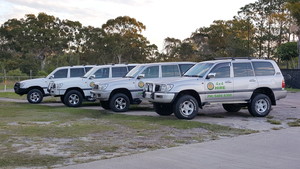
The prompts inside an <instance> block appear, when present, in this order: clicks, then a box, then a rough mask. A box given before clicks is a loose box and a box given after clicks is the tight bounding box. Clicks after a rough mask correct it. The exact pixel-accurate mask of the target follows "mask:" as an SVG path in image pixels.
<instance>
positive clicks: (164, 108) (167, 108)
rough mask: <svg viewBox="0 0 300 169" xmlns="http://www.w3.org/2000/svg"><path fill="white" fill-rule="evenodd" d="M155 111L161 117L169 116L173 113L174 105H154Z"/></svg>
mask: <svg viewBox="0 0 300 169" xmlns="http://www.w3.org/2000/svg"><path fill="white" fill-rule="evenodd" d="M153 107H154V110H155V112H156V113H157V114H159V115H161V116H169V115H171V114H172V113H173V111H172V105H171V104H169V103H153Z"/></svg>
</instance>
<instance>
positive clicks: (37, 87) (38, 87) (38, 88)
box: [26, 86, 45, 96]
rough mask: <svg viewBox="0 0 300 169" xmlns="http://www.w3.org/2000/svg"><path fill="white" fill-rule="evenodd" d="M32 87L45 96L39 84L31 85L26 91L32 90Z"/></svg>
mask: <svg viewBox="0 0 300 169" xmlns="http://www.w3.org/2000/svg"><path fill="white" fill-rule="evenodd" d="M33 89H37V90H40V91H41V92H42V94H43V96H45V92H44V89H43V88H42V87H41V86H31V87H30V88H28V89H27V93H26V94H28V92H29V91H30V90H33Z"/></svg>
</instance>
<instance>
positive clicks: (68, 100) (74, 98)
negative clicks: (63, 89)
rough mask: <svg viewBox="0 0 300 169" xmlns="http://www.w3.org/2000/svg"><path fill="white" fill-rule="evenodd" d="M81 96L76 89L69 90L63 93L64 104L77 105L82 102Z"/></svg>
mask: <svg viewBox="0 0 300 169" xmlns="http://www.w3.org/2000/svg"><path fill="white" fill-rule="evenodd" d="M82 100H83V96H82V94H81V93H80V92H79V91H77V90H70V91H68V92H67V94H65V97H64V104H65V105H67V106H68V107H79V106H81V104H82Z"/></svg>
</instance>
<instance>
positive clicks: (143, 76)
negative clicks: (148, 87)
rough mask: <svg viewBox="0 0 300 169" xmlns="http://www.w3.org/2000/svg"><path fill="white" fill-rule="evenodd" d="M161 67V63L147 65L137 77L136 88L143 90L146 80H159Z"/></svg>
mask: <svg viewBox="0 0 300 169" xmlns="http://www.w3.org/2000/svg"><path fill="white" fill-rule="evenodd" d="M159 69H160V66H159V65H153V66H148V67H146V68H145V69H144V70H143V71H142V72H141V73H140V74H139V75H138V77H137V78H136V81H135V83H134V85H135V89H137V91H138V92H140V91H143V88H144V84H145V82H147V81H155V80H158V79H159V78H160V76H159V72H160V70H159Z"/></svg>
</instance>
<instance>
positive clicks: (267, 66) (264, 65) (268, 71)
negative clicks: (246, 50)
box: [252, 62, 275, 76]
mask: <svg viewBox="0 0 300 169" xmlns="http://www.w3.org/2000/svg"><path fill="white" fill-rule="evenodd" d="M252 64H253V67H254V72H255V76H272V75H274V74H275V69H274V67H273V65H272V63H270V62H252Z"/></svg>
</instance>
